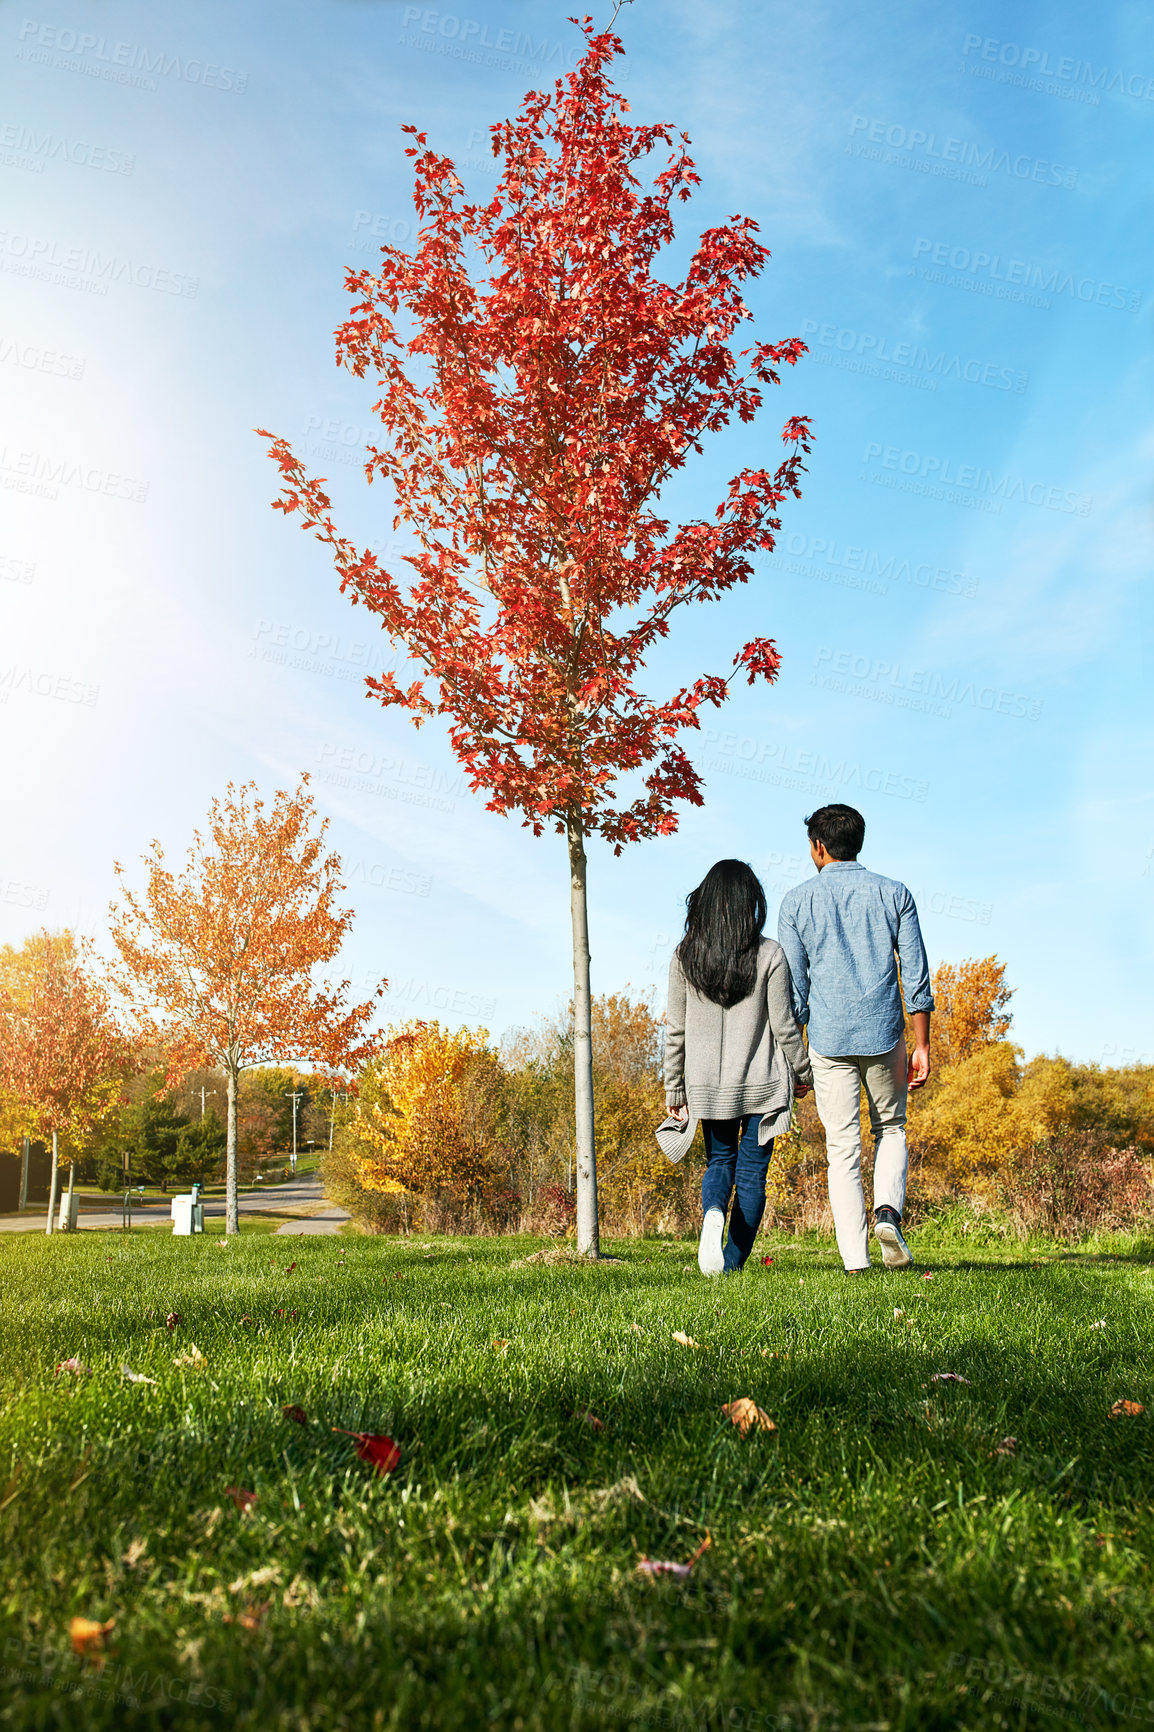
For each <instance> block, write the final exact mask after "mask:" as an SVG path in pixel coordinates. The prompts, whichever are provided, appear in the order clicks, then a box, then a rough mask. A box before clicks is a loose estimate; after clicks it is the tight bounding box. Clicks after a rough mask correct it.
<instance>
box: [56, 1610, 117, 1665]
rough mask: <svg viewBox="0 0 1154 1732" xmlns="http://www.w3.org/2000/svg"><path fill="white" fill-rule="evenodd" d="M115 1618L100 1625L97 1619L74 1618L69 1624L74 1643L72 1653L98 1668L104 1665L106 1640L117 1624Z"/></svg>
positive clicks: (107, 1619) (70, 1636)
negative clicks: (91, 1662)
mask: <svg viewBox="0 0 1154 1732" xmlns="http://www.w3.org/2000/svg"><path fill="white" fill-rule="evenodd" d="M115 1622H116V1619H115V1618H106V1619H105V1621H104V1623H103V1624H101V1623H98V1622H97V1620H96V1619H95V1618H72V1619H70V1620H69V1624H68V1636H69V1639H70V1641H71V1643H72V1652H73V1653H74V1654H79V1655H80V1657H81V1659H85V1660H91V1661H93V1663H94V1664H95V1665H96V1666H97V1668H99V1667H101V1666H103V1664H104V1655H103V1652H102V1650H103V1648H104V1638H105V1636H107V1634H108V1632H109V1631H110V1630H111V1628H112V1626H113V1624H115Z"/></svg>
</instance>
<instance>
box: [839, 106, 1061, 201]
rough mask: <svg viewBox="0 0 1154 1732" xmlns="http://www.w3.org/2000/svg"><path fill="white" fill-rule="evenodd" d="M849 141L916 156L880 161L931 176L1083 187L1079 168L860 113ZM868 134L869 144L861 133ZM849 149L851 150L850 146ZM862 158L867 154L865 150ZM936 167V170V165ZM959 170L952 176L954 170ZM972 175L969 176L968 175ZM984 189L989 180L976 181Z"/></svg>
mask: <svg viewBox="0 0 1154 1732" xmlns="http://www.w3.org/2000/svg"><path fill="white" fill-rule="evenodd" d="M849 130H850V137H851V138H854V139H856V140H858V142H859V144H860V143H862V142H864V140H868V141H869V143H870V144H873V145H885V146H886V147H887V148H888V149H889V150H890V151H895V150H896V151H905V152H909V153H911V154H910V155H909V156H907V157H905V158H900V157H898V158H892V159H891V158H887V157H886V156H885V155H884V154H883V153H880V152H879V153H877V160H882V161H888V160H893V161H894V162H896V163H897V164H898V166H899V167H911V168H913V167H915V166H916V167H921V168H922V169H923V171H924V172H926V173H938V172H943V173H946V174H947V176H948V178H950V179H955V178H962V179H969V178H970V176H971V175H972V174H978V175H990V174H1005V175H1009V177H1010V179H1011V180H1029V181H1033V182H1034V183H1035V184H1036V185H1038V186H1060V187H1065V188H1066V189H1067V191H1069V190H1070V189H1072V188H1073V187H1075V186H1076V185H1077V183H1078V170H1077V169H1076V168H1069V167H1065V166H1063V164H1062V163H1060V162H1051V161H1050V160H1049V158H1047V157H1043V156H1027V155H1026V154H1025V153H1024V152H1019V153H1018V154H1016V155H1014V154H1011V152H1010V151H1008V150H1000V149H999V148H998V146H997V145H993V144H991V145H988V146H987V147H986V149H985V150H983V149H982V148H981V146H980V145H976V144H970V143H968V142H967V140H966V139H964V138H946V137H942V138H939V137H938V134H937V133H936V132H926V131H925V130H924V129H923V128H922V127H918V126H898V125H893V124H891V122H890V121H888V120H871V119H870V118H869V117H868V115H864V114H855V115H854V116H853V119H852V120H851V121H850V129H849ZM862 134H864V140H863V139H861V138H860V137H859V135H862ZM846 148H847V150H848V149H849V148H850V147H849V146H848V145H847V147H846ZM857 154H858V155H867V154H869V153H868V152H863V151H861V150H860V149H859V150H858V151H857ZM935 165H937V166H935ZM951 165H952V166H953V168H954V170H956V171H957V172H956V173H954V174H951V173H949V169H950V166H951ZM963 171H968V172H963ZM977 184H978V185H979V186H984V185H985V184H986V183H985V181H984V180H980V181H978V182H977Z"/></svg>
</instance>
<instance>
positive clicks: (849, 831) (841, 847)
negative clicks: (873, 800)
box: [805, 806, 865, 860]
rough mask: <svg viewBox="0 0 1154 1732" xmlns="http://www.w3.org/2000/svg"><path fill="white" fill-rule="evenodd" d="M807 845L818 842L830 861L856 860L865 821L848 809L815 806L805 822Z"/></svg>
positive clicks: (860, 847)
mask: <svg viewBox="0 0 1154 1732" xmlns="http://www.w3.org/2000/svg"><path fill="white" fill-rule="evenodd" d="M805 827H806V829H807V830H808V831H809V839H810V841H811V842H821V843H823V844H824V846H825V851H826V853H827V854H828V855H829V857H830V859H831V860H856V859H857V857H858V855H859V854H860V853H861V849H862V843H863V842H864V841H865V819H864V818H863V817H862V815H861V813H860V812H855V811H854V809H853V807H852V806H819V807H818V809H817V811H816V812H814V813H813V814H812V815H811V816H810V817H808V818H807V819H806V821H805Z"/></svg>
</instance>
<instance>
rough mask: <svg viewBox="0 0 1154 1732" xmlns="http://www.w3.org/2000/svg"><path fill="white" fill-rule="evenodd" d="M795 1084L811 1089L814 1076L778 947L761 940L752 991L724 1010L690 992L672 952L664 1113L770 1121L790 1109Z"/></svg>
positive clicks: (691, 990) (771, 940)
mask: <svg viewBox="0 0 1154 1732" xmlns="http://www.w3.org/2000/svg"><path fill="white" fill-rule="evenodd" d="M783 1061H784V1062H783ZM795 1082H798V1083H801V1085H802V1086H803V1087H806V1088H808V1087H809V1086H810V1085H811V1084H812V1082H813V1072H812V1070H811V1069H810V1063H809V1054H808V1052H807V1051H806V1049H805V1042H804V1041H803V1039H802V1036H801V1030H800V1029H799V1028H798V1026H797V1023H796V1022H795V1021H794V1016H793V1007H792V1004H791V1002H790V987H789V964H788V963H787V962H786V959H785V951H784V950H783V949H782V948H781V945H780V944H778V943H776V942H775V941H774V939H772V938H763V939H762V941H761V946H760V948H759V950H758V955H757V976H756V979H755V980H754V984H753V991H752V992H751V993H750V995H749V997H748V998H743V999H742V1000H741V1002H740V1004H735V1005H733V1006H732V1008H731V1009H729V1010H725V1009H723V1008H722V1006H721V1005H720V1004H714V1003H713V1002H712V1001H711V1000H710V999H708V998H703V997H702V996H701V994H700V993H699V992H697V991H696V989H695V988H694V987H692V986H690V985H689V983H688V982H687V981H686V978H685V976H684V974H683V973H682V972H681V964H680V962H679V961H678V958H677V953H676V951H675V952H674V955H673V961H672V962H671V963H670V965H669V1008H668V1011H667V1013H666V1019H665V1101H666V1105H667V1106H669V1107H683V1106H688V1107H689V1110H690V1114H691V1116H692V1117H693V1118H697V1119H737V1118H742V1117H743V1116H745V1115H746V1114H747V1113H762V1114H767V1115H771V1114H776V1113H777V1112H779V1111H781V1110H782V1109H784V1108H785V1107H786V1106H787V1103H792V1097H793V1084H794V1083H795Z"/></svg>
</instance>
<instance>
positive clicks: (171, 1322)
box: [164, 1311, 181, 1329]
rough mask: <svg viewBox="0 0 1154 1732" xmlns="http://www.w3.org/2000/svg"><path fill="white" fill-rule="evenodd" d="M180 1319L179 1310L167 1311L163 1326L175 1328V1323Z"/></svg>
mask: <svg viewBox="0 0 1154 1732" xmlns="http://www.w3.org/2000/svg"><path fill="white" fill-rule="evenodd" d="M180 1321H181V1317H180V1312H179V1311H170V1312H169V1313H168V1316H167V1317H166V1318H165V1319H164V1327H165V1328H166V1329H175V1328H176V1326H177V1324H178V1323H179V1322H180Z"/></svg>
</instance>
